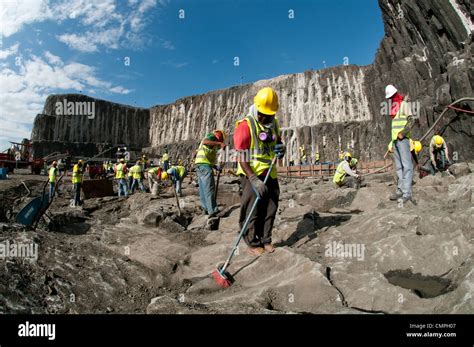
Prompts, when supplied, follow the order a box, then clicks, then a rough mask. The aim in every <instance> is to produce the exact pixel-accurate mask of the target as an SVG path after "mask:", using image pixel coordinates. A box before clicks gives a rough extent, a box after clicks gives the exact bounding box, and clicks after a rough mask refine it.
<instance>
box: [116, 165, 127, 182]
mask: <svg viewBox="0 0 474 347" xmlns="http://www.w3.org/2000/svg"><path fill="white" fill-rule="evenodd" d="M124 169H125V164H122V163H120V164H118V165H117V166H116V167H115V170H116V172H115V178H118V179H121V178H125V171H124Z"/></svg>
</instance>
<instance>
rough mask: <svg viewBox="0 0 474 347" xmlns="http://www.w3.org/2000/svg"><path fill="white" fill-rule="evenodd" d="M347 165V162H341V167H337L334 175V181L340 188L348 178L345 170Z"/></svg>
mask: <svg viewBox="0 0 474 347" xmlns="http://www.w3.org/2000/svg"><path fill="white" fill-rule="evenodd" d="M344 163H345V160H343V161H341V162H340V163H339V165H338V166H337V169H336V173H335V174H334V177H333V179H332V181H333V182H334V183H336V184H337V185H338V186H340V185H341V184H342V182H344V178H345V177H346V175H347V173H346V170H344V169H343V167H342V166H343V165H344Z"/></svg>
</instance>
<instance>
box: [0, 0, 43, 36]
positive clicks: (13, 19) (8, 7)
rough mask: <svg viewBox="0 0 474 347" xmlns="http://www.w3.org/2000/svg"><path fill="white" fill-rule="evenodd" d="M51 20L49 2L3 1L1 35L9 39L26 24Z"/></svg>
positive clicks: (33, 0) (39, 0) (0, 18)
mask: <svg viewBox="0 0 474 347" xmlns="http://www.w3.org/2000/svg"><path fill="white" fill-rule="evenodd" d="M51 18H52V13H51V11H50V9H49V7H48V1H47V0H18V1H16V0H6V1H5V0H3V1H2V4H1V6H0V23H1V24H2V25H1V28H0V33H1V34H3V36H5V37H9V36H11V35H13V34H14V33H16V32H17V31H20V30H21V29H22V27H23V26H24V25H25V24H29V23H34V22H41V21H44V20H47V19H51Z"/></svg>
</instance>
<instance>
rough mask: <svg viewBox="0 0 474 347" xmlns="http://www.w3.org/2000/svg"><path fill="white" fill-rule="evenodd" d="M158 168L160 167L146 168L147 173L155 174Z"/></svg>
mask: <svg viewBox="0 0 474 347" xmlns="http://www.w3.org/2000/svg"><path fill="white" fill-rule="evenodd" d="M159 169H160V168H159V167H152V168H150V169H149V170H148V173H149V174H150V175H156V174H157V173H158V170H159Z"/></svg>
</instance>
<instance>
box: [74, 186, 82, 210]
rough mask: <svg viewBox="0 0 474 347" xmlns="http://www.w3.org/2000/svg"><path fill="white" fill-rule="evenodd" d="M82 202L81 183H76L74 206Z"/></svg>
mask: <svg viewBox="0 0 474 347" xmlns="http://www.w3.org/2000/svg"><path fill="white" fill-rule="evenodd" d="M80 204H81V183H74V206H79V205H80Z"/></svg>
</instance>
